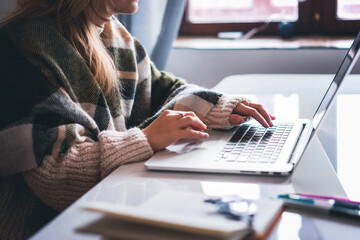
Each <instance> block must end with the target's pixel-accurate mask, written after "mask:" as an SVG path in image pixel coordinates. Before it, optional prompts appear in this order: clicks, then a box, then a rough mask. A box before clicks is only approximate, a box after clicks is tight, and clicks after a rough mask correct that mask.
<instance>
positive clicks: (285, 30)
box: [278, 22, 295, 39]
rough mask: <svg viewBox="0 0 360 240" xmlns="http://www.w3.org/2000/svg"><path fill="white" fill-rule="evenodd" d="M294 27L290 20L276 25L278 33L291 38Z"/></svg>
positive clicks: (285, 37)
mask: <svg viewBox="0 0 360 240" xmlns="http://www.w3.org/2000/svg"><path fill="white" fill-rule="evenodd" d="M294 32H295V27H294V24H293V23H292V22H280V23H279V25H278V33H279V35H280V36H281V37H282V38H284V39H289V38H292V36H293V35H294Z"/></svg>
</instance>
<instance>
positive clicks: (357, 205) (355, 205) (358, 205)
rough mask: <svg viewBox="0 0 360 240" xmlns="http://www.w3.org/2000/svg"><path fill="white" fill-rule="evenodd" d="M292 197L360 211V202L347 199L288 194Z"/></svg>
mask: <svg viewBox="0 0 360 240" xmlns="http://www.w3.org/2000/svg"><path fill="white" fill-rule="evenodd" d="M288 195H291V196H292V197H295V196H299V197H300V198H301V199H312V200H315V201H316V200H328V201H331V202H333V204H334V206H335V207H344V208H350V209H358V210H360V202H355V201H351V200H349V199H346V198H338V197H330V196H323V195H314V194H302V193H292V194H288Z"/></svg>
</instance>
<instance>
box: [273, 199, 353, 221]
mask: <svg viewBox="0 0 360 240" xmlns="http://www.w3.org/2000/svg"><path fill="white" fill-rule="evenodd" d="M278 198H280V199H283V200H284V201H285V203H286V204H287V205H288V206H294V207H305V208H309V209H312V210H320V211H323V212H327V213H329V214H330V215H333V216H340V217H345V218H352V219H357V220H358V219H360V205H359V204H357V203H349V202H342V201H339V200H334V199H324V198H317V199H316V198H310V197H305V196H301V195H298V194H281V195H278Z"/></svg>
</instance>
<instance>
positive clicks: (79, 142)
mask: <svg viewBox="0 0 360 240" xmlns="http://www.w3.org/2000/svg"><path fill="white" fill-rule="evenodd" d="M52 22H53V21H52V20H51V19H36V20H26V21H22V22H17V23H13V24H8V25H6V26H4V27H2V28H1V29H0V52H1V55H0V107H1V109H2V112H3V113H2V114H1V120H0V152H1V156H0V177H1V178H0V239H24V238H26V237H28V236H30V235H31V234H33V233H34V232H35V231H36V230H38V229H39V228H41V227H42V226H43V225H44V224H45V223H46V222H48V221H49V220H50V219H51V218H53V217H54V216H55V215H56V214H57V213H58V212H60V211H62V210H63V209H65V208H66V207H67V206H69V205H70V204H71V203H73V202H74V201H75V200H76V199H78V198H79V197H81V196H82V195H83V194H84V193H85V192H87V191H88V190H89V189H90V188H92V187H93V186H94V185H95V184H96V183H98V182H99V181H101V179H103V178H104V177H106V176H107V175H108V174H110V173H111V172H112V171H114V170H115V169H116V168H118V167H119V166H121V165H123V164H126V163H131V162H137V161H142V160H146V159H148V158H150V157H151V156H152V155H153V151H152V149H151V147H150V145H149V143H148V141H147V139H146V137H145V135H144V134H143V132H142V131H141V128H143V127H145V126H147V125H148V124H150V123H151V122H152V121H153V120H154V119H155V118H156V117H157V116H159V114H161V112H163V111H164V110H165V109H173V110H182V111H194V112H195V113H196V114H197V116H199V118H200V119H201V120H203V121H204V122H205V123H206V124H207V125H208V126H209V127H216V128H229V127H231V124H230V123H229V120H228V119H229V115H230V114H231V112H232V110H233V109H234V107H235V106H236V105H237V104H238V103H239V102H240V101H242V99H241V98H229V97H227V96H224V95H222V94H220V93H216V92H212V91H209V90H206V89H202V88H200V87H198V86H195V85H190V84H186V83H185V81H184V80H182V79H180V78H177V77H175V76H173V75H172V74H170V73H167V72H164V71H159V70H158V69H156V67H155V66H154V65H153V64H152V62H151V61H150V59H149V57H148V56H147V54H146V51H145V50H144V48H143V47H142V45H141V44H140V43H139V42H138V41H137V40H135V39H134V38H133V37H132V36H131V35H130V34H129V33H128V32H127V31H126V29H125V28H124V27H123V26H122V25H121V24H120V23H119V22H118V21H117V20H116V19H115V18H112V19H111V21H110V22H109V23H107V24H106V25H105V28H104V30H103V32H102V33H101V37H102V40H103V43H104V45H105V47H106V48H107V49H108V51H109V53H110V55H111V56H112V57H113V60H114V63H115V66H116V69H117V73H118V83H119V89H120V90H119V91H117V92H115V93H114V94H112V95H110V96H105V95H104V94H102V92H101V90H100V87H99V86H98V85H95V86H94V85H93V84H92V82H93V81H92V80H93V79H94V75H93V74H92V72H91V71H90V70H89V67H88V65H87V63H86V62H85V61H84V59H83V58H82V57H81V56H80V54H79V53H78V52H77V51H76V50H75V48H74V47H73V46H72V45H71V43H70V42H69V41H68V39H67V38H66V36H64V35H63V34H62V33H61V32H60V31H59V30H58V29H57V27H56V24H53V23H52Z"/></svg>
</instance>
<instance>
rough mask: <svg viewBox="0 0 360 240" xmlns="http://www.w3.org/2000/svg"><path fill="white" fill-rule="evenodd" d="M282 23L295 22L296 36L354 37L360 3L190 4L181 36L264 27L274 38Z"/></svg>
mask: <svg viewBox="0 0 360 240" xmlns="http://www.w3.org/2000/svg"><path fill="white" fill-rule="evenodd" d="M279 22H293V23H294V26H295V34H297V35H304V34H327V35H328V34H342V35H344V34H351V35H354V34H356V33H357V32H358V30H360V1H359V0H188V6H187V10H186V14H185V15H184V19H183V23H182V27H181V34H183V35H216V34H217V33H218V32H228V31H240V32H248V31H250V30H251V29H253V28H256V27H259V26H261V25H266V28H264V29H262V31H261V33H262V34H274V33H276V32H277V27H278V24H279Z"/></svg>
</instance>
